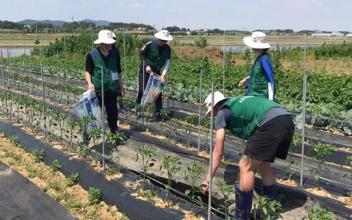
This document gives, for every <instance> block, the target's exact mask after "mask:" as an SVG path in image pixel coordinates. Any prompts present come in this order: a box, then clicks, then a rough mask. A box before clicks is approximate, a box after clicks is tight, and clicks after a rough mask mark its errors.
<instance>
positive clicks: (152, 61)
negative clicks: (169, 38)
mask: <svg viewBox="0 0 352 220" xmlns="http://www.w3.org/2000/svg"><path fill="white" fill-rule="evenodd" d="M167 46H168V45H165V47H167ZM168 59H169V54H168V52H167V50H166V49H164V50H162V52H161V53H160V54H159V45H158V41H157V40H153V41H152V42H151V45H150V49H149V50H148V52H147V54H146V57H145V66H151V67H152V69H153V70H154V71H155V72H156V73H158V74H159V73H160V70H161V68H162V67H163V66H164V65H165V63H166V61H167V60H168Z"/></svg>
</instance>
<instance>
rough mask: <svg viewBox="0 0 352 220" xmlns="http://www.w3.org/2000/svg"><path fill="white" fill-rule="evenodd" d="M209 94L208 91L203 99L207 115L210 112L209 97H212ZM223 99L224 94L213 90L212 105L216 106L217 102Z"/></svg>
mask: <svg viewBox="0 0 352 220" xmlns="http://www.w3.org/2000/svg"><path fill="white" fill-rule="evenodd" d="M211 95H212V94H211V93H210V94H209V95H208V96H207V98H206V99H205V101H204V103H205V106H206V107H207V112H206V113H205V116H208V115H209V113H210V112H211V98H212V96H211ZM225 99H226V98H225V96H224V95H223V94H222V93H221V92H219V91H216V92H214V107H215V106H216V104H218V103H219V102H221V101H223V100H225Z"/></svg>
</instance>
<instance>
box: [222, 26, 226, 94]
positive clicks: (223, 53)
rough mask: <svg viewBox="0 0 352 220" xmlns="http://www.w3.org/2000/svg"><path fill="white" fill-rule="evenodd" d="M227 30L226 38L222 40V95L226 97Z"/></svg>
mask: <svg viewBox="0 0 352 220" xmlns="http://www.w3.org/2000/svg"><path fill="white" fill-rule="evenodd" d="M225 33H226V32H225V30H224V36H223V40H222V94H224V95H225V56H226V53H225Z"/></svg>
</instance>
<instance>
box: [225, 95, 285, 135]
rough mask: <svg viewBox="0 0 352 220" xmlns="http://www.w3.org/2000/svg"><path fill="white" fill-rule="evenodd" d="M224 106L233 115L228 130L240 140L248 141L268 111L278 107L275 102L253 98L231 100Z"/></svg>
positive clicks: (242, 97)
mask: <svg viewBox="0 0 352 220" xmlns="http://www.w3.org/2000/svg"><path fill="white" fill-rule="evenodd" d="M224 105H225V106H228V107H229V108H230V109H231V111H232V113H233V120H232V122H231V125H230V127H229V130H230V131H231V133H232V134H234V135H236V136H237V137H239V138H242V139H248V137H249V136H250V135H251V133H252V132H253V131H254V129H255V128H256V127H257V126H258V124H259V122H260V121H261V120H262V118H263V117H264V115H265V113H266V112H267V111H268V110H269V109H272V108H277V107H280V106H279V105H278V104H277V103H276V102H273V101H271V100H269V99H266V98H261V97H255V96H241V97H236V98H232V99H229V100H227V101H226V102H225V104H224Z"/></svg>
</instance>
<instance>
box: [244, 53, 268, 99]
mask: <svg viewBox="0 0 352 220" xmlns="http://www.w3.org/2000/svg"><path fill="white" fill-rule="evenodd" d="M262 57H263V56H262ZM262 57H260V58H258V59H257V60H256V61H255V62H254V64H253V66H252V72H251V74H250V81H249V86H248V91H247V94H246V95H251V96H258V97H263V98H268V97H269V92H268V81H267V80H266V78H265V73H264V72H263V69H262V65H261V58H262Z"/></svg>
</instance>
